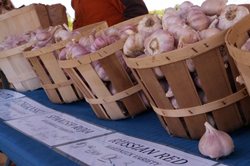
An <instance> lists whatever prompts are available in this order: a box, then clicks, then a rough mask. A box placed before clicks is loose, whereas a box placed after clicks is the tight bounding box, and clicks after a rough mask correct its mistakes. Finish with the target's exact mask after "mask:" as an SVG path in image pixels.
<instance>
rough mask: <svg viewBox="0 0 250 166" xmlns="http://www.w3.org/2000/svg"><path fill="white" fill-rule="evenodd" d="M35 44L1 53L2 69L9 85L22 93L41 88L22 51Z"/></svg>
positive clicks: (0, 65) (0, 64)
mask: <svg viewBox="0 0 250 166" xmlns="http://www.w3.org/2000/svg"><path fill="white" fill-rule="evenodd" d="M32 44H34V42H33V43H32V42H31V43H27V44H24V45H21V46H18V47H16V48H13V49H10V50H5V51H1V52H0V67H1V69H2V71H3V72H4V74H5V76H6V78H7V79H8V81H9V83H11V84H12V86H13V87H14V88H15V89H16V90H17V91H20V92H25V91H29V90H35V89H39V88H41V84H40V81H39V79H38V77H37V75H36V73H35V72H34V71H33V69H32V67H31V65H30V64H29V62H28V61H27V60H26V58H24V57H23V54H22V51H23V50H24V49H26V48H27V47H30V46H31V45H32Z"/></svg>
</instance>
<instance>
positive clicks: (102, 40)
mask: <svg viewBox="0 0 250 166" xmlns="http://www.w3.org/2000/svg"><path fill="white" fill-rule="evenodd" d="M100 32H101V36H97V37H96V38H95V41H94V42H93V43H92V44H91V46H90V51H91V52H95V51H97V50H100V49H101V48H104V47H106V46H108V45H110V44H112V43H114V42H116V41H117V40H116V39H115V38H112V37H110V36H107V35H106V34H105V33H104V31H102V30H101V31H100Z"/></svg>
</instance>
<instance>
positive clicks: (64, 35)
mask: <svg viewBox="0 0 250 166" xmlns="http://www.w3.org/2000/svg"><path fill="white" fill-rule="evenodd" d="M58 26H59V29H58V30H57V31H56V32H55V34H54V37H55V42H56V43H58V42H60V41H63V40H66V39H68V38H70V37H71V36H72V33H71V32H69V31H67V30H65V29H63V28H62V26H61V25H58Z"/></svg>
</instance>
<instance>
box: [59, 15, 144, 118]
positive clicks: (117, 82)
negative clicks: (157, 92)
mask: <svg viewBox="0 0 250 166" xmlns="http://www.w3.org/2000/svg"><path fill="white" fill-rule="evenodd" d="M142 17H144V16H139V17H136V18H133V19H130V20H127V21H124V22H122V23H119V24H116V25H114V27H117V28H120V27H122V26H124V25H127V24H132V25H138V23H139V21H140V20H141V19H142ZM106 30H107V29H106ZM106 30H104V31H106ZM125 40H126V38H124V39H120V40H119V41H117V42H115V43H113V44H111V45H109V46H107V47H105V48H102V49H100V50H98V51H96V52H94V53H90V54H88V55H85V56H82V57H80V58H76V59H71V60H61V61H59V65H60V66H61V67H62V68H64V69H65V71H66V72H67V73H68V74H69V75H70V77H71V78H72V79H73V81H74V82H75V83H76V85H77V86H78V88H79V89H80V90H81V92H82V93H83V94H84V97H85V100H86V101H87V102H88V103H89V104H90V105H91V107H92V109H93V111H94V112H95V114H96V115H97V116H98V117H99V118H100V119H105V120H119V119H124V118H128V117H134V116H135V115H137V114H140V113H142V112H144V111H146V110H147V107H146V106H145V105H144V103H143V101H142V98H141V96H140V95H139V93H138V92H139V91H141V87H140V85H139V84H136V85H134V83H133V81H132V80H131V78H130V77H129V75H128V74H127V72H126V71H125V69H124V68H123V66H122V64H121V62H120V60H119V59H118V57H117V56H116V55H115V52H117V51H119V50H122V49H123V45H124V42H125ZM94 61H99V62H100V64H101V66H102V67H103V69H104V70H105V72H106V74H107V76H108V77H109V79H110V82H111V83H112V84H113V85H114V87H115V89H116V91H117V93H116V94H114V95H112V94H111V93H110V91H109V89H108V88H107V86H106V85H105V82H104V81H103V80H101V78H100V77H99V76H98V74H97V73H96V71H95V70H94V68H93V67H92V65H91V63H92V62H94ZM82 78H84V80H83V79H82ZM93 92H94V93H93ZM121 102H122V104H123V105H124V106H125V110H124V109H121V107H120V106H119V104H120V103H121Z"/></svg>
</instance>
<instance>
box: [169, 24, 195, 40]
mask: <svg viewBox="0 0 250 166" xmlns="http://www.w3.org/2000/svg"><path fill="white" fill-rule="evenodd" d="M168 31H169V32H171V33H172V34H174V37H175V39H176V41H177V42H178V41H179V39H180V37H182V39H183V41H184V42H185V43H186V44H192V43H195V42H197V41H199V40H200V36H199V34H198V33H197V32H196V31H195V30H194V29H193V28H191V27H190V26H188V25H186V24H184V25H179V24H173V25H170V27H169V28H168Z"/></svg>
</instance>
